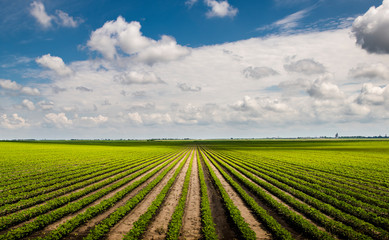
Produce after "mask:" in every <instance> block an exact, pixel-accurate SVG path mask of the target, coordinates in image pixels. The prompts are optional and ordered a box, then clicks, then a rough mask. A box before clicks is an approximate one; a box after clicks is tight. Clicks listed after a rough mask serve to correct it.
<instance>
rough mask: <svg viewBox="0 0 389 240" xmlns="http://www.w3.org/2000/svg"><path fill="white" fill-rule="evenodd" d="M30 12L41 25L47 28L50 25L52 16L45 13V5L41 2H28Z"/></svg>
mask: <svg viewBox="0 0 389 240" xmlns="http://www.w3.org/2000/svg"><path fill="white" fill-rule="evenodd" d="M30 7H31V9H30V14H31V15H32V16H33V17H35V19H36V20H37V21H38V22H39V24H41V25H42V26H43V27H45V28H48V27H51V26H52V23H51V21H52V20H53V16H49V15H48V14H47V13H46V10H45V6H44V5H43V3H42V2H39V1H33V2H32V3H31V4H30Z"/></svg>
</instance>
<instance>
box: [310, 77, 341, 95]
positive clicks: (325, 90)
mask: <svg viewBox="0 0 389 240" xmlns="http://www.w3.org/2000/svg"><path fill="white" fill-rule="evenodd" d="M307 93H308V94H309V96H311V97H313V98H316V99H337V98H342V97H344V94H343V92H342V91H341V90H340V89H339V87H338V86H337V85H335V84H333V83H331V82H329V81H328V76H324V77H320V78H318V79H316V80H315V81H313V82H312V84H311V85H310V86H309V87H308V89H307Z"/></svg>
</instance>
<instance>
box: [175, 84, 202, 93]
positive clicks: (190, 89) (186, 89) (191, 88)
mask: <svg viewBox="0 0 389 240" xmlns="http://www.w3.org/2000/svg"><path fill="white" fill-rule="evenodd" d="M177 87H178V88H179V89H181V91H184V92H200V91H201V87H200V86H190V85H188V84H186V83H177Z"/></svg>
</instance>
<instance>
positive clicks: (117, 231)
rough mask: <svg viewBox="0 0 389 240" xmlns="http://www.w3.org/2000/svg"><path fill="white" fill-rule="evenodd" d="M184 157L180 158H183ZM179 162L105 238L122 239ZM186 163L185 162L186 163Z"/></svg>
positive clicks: (171, 174)
mask: <svg viewBox="0 0 389 240" xmlns="http://www.w3.org/2000/svg"><path fill="white" fill-rule="evenodd" d="M184 158H185V157H183V158H182V159H181V161H183V160H184ZM181 161H180V162H181ZM180 162H178V163H177V164H176V165H175V166H174V167H173V168H172V169H171V170H170V172H169V173H168V174H166V176H165V177H164V178H163V179H162V181H161V182H160V183H158V185H157V186H155V187H154V189H153V190H151V192H150V193H149V194H148V195H147V196H146V197H145V198H144V199H143V200H142V201H141V202H140V203H139V204H138V205H137V206H136V207H135V208H134V209H133V210H132V211H131V212H130V213H129V214H127V216H125V217H124V218H123V219H122V220H121V221H119V222H118V223H117V224H116V225H115V226H114V227H113V228H111V229H110V231H109V233H108V234H107V238H106V239H112V240H116V239H122V238H123V236H124V235H125V234H126V233H127V232H129V231H130V230H131V228H132V226H133V224H134V222H135V221H137V220H138V219H139V217H140V216H141V215H142V214H144V213H145V212H146V211H147V209H148V207H149V206H150V205H151V203H152V202H153V201H154V199H155V198H156V197H157V196H158V194H159V193H160V192H161V190H162V188H163V187H164V186H165V185H166V183H167V182H168V181H169V179H170V178H171V177H172V176H173V174H174V171H175V170H176V169H177V168H178V166H179V164H180ZM186 165H187V164H186Z"/></svg>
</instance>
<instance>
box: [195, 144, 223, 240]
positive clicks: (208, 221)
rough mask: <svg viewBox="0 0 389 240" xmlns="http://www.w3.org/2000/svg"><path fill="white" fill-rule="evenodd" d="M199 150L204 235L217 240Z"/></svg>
mask: <svg viewBox="0 0 389 240" xmlns="http://www.w3.org/2000/svg"><path fill="white" fill-rule="evenodd" d="M199 151H200V150H199V149H197V150H196V157H197V168H198V171H199V180H200V192H201V202H200V207H201V208H200V210H201V223H202V224H201V225H202V228H201V230H202V233H203V236H204V239H205V240H217V239H218V237H217V234H216V229H215V224H214V223H213V220H212V214H211V208H210V204H209V199H208V193H207V191H208V189H207V184H206V183H205V179H204V172H203V167H202V166H201V162H200V155H199Z"/></svg>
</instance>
